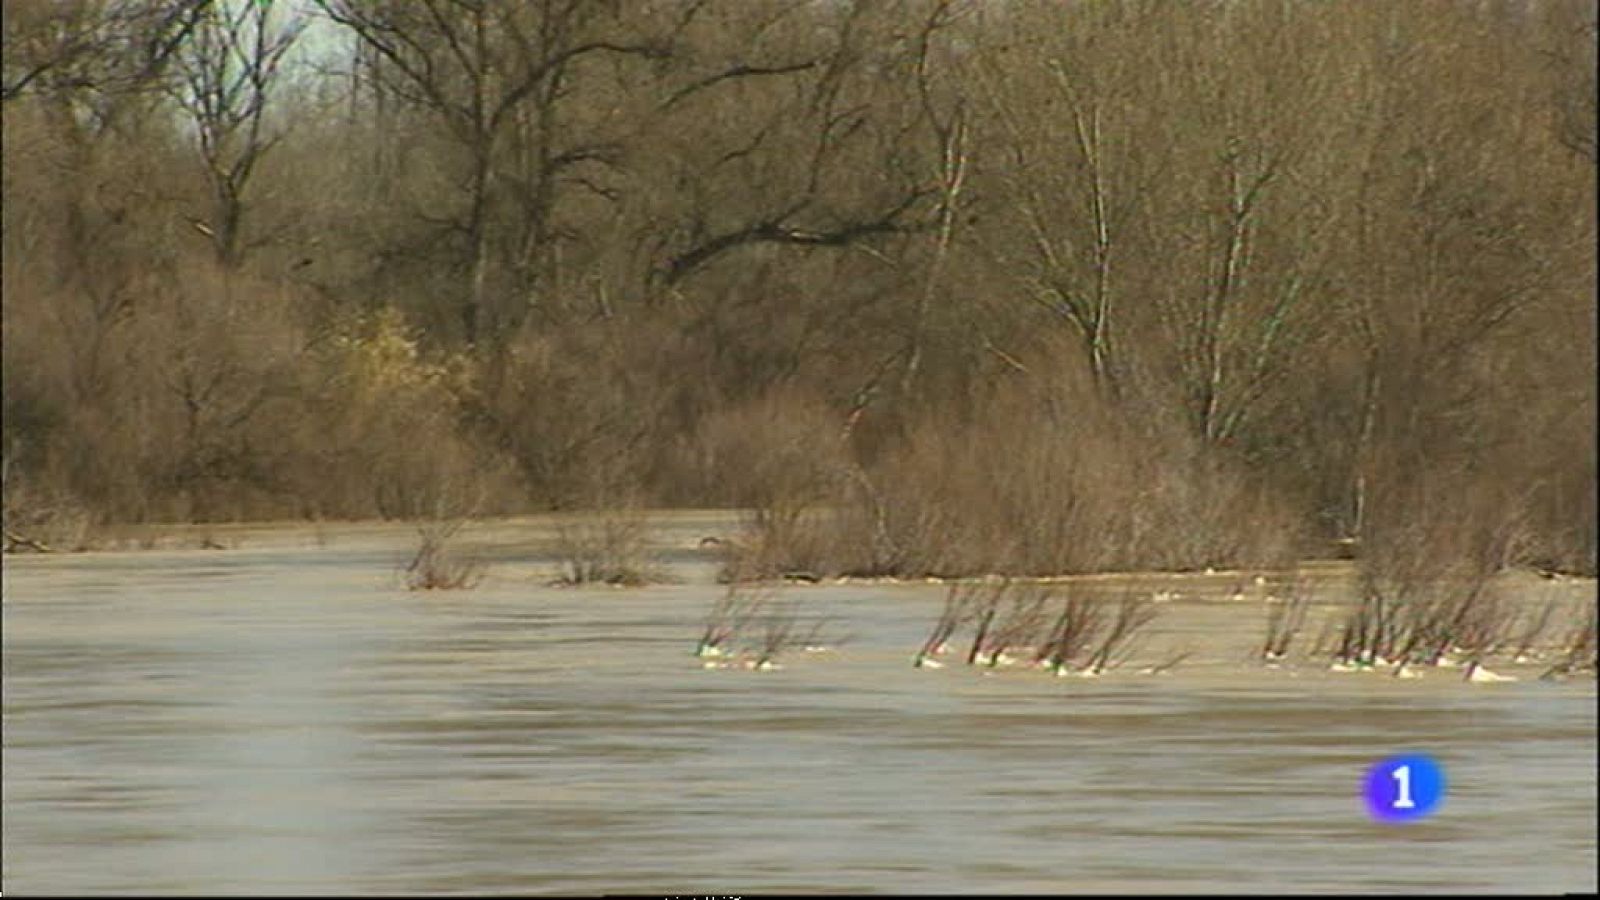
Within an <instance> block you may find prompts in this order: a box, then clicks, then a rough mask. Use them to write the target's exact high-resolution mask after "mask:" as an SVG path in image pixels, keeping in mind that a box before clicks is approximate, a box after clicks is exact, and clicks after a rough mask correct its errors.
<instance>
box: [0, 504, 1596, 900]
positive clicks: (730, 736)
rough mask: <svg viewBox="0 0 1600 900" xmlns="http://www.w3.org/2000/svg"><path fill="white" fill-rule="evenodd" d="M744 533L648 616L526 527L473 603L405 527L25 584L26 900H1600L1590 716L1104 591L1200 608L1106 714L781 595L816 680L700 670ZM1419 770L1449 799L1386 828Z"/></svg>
mask: <svg viewBox="0 0 1600 900" xmlns="http://www.w3.org/2000/svg"><path fill="white" fill-rule="evenodd" d="M730 524H731V523H730V522H729V521H727V518H726V517H725V516H724V517H721V518H718V517H715V516H683V517H677V518H673V519H670V520H668V521H666V522H665V524H664V525H662V527H661V529H660V530H659V531H658V532H657V539H658V541H659V542H660V545H661V549H662V551H663V555H664V557H665V559H666V560H667V565H666V571H667V573H668V574H670V575H671V576H673V577H674V578H675V579H677V582H676V583H672V584H664V585H658V586H651V587H646V588H638V589H610V588H584V589H567V588H556V587H549V586H547V585H546V584H545V583H544V582H545V581H546V580H547V579H548V578H549V577H550V575H551V574H552V572H553V569H552V567H551V565H550V561H549V560H548V559H541V558H540V557H539V556H538V550H537V547H538V546H539V544H540V541H541V540H544V539H545V538H547V537H548V532H549V528H548V523H543V524H541V523H537V522H532V523H529V522H524V523H508V524H504V525H500V526H496V527H495V528H491V529H480V530H479V532H477V533H476V537H475V539H476V540H477V541H478V542H479V547H480V550H481V551H482V552H484V553H485V554H486V555H488V556H490V557H491V558H493V559H494V560H495V561H496V562H495V565H494V566H493V567H492V568H491V570H490V574H489V578H488V580H487V581H486V582H485V583H484V584H482V585H481V586H479V587H478V588H477V589H476V590H473V591H470V592H452V593H409V592H407V591H405V590H403V589H402V588H401V587H400V586H399V580H398V578H397V575H396V569H397V568H398V567H399V566H400V565H402V564H403V563H404V561H405V559H406V557H407V553H408V550H409V548H410V547H411V546H412V542H411V535H410V534H409V533H407V532H406V531H405V530H404V529H401V528H392V527H387V526H384V527H378V526H369V527H345V528H337V527H329V528H325V529H318V530H317V531H315V532H313V530H311V529H305V528H300V529H275V530H273V529H256V530H249V529H242V530H238V531H237V532H236V533H229V535H228V536H227V537H225V538H224V539H223V543H225V544H229V545H231V546H232V547H233V549H229V550H224V551H210V550H183V549H155V550H148V551H130V552H102V553H90V554H76V555H54V556H41V557H21V556H16V557H8V558H7V559H6V560H5V571H4V657H3V659H4V780H3V807H4V809H3V812H4V820H3V822H4V844H3V875H4V885H3V887H4V889H5V890H7V891H11V892H14V893H79V892H87V893H112V892H116V893H129V892H138V893H195V894H200V893H225V894H245V893H337V892H359V893H368V892H379V893H408V892H419V893H420V892H427V893H453V892H454V893H485V892H491V893H492V892H508V893H540V892H547V893H562V894H571V893H598V892H603V891H614V892H627V891H631V892H641V893H666V894H674V893H676V894H689V893H698V894H711V893H720V894H740V893H759V892H777V891H808V892H809V891H850V892H887V893H910V892H958V891H959V892H990V891H993V892H1064V893H1071V892H1083V891H1121V892H1132V891H1169V892H1170V891H1202V892H1233V891H1244V892H1257V891H1284V890H1288V891H1392V890H1405V891H1430V892H1431V891H1438V892H1460V891H1483V890H1518V891H1593V890H1595V887H1596V862H1595V859H1596V761H1595V760H1596V705H1595V701H1596V691H1595V682H1594V680H1593V679H1588V678H1585V679H1577V680H1573V681H1569V682H1563V683H1552V682H1542V681H1539V680H1537V679H1536V678H1535V677H1533V676H1536V675H1537V674H1538V669H1537V668H1533V669H1527V668H1523V669H1518V668H1516V667H1511V668H1509V669H1506V668H1503V667H1497V670H1498V671H1509V672H1511V673H1513V674H1517V675H1519V676H1520V680H1518V681H1515V682H1506V683H1500V684H1467V683H1464V682H1463V681H1462V680H1461V679H1460V677H1459V674H1456V673H1449V672H1431V671H1430V672H1429V673H1427V675H1426V676H1425V677H1424V678H1422V679H1419V680H1412V681H1402V680H1399V679H1393V678H1385V677H1382V676H1381V675H1372V674H1334V673H1329V672H1328V671H1327V670H1326V666H1325V664H1322V665H1319V664H1315V663H1314V662H1313V661H1311V660H1309V659H1306V658H1304V657H1303V656H1292V657H1291V662H1290V664H1289V665H1287V666H1285V667H1283V668H1280V669H1277V670H1271V671H1269V670H1264V669H1262V668H1261V667H1260V666H1259V665H1256V664H1254V663H1252V662H1250V661H1249V660H1248V656H1249V653H1250V649H1251V647H1252V645H1253V644H1254V643H1255V642H1256V641H1257V640H1258V639H1259V635H1260V631H1261V626H1262V607H1261V602H1260V599H1259V597H1257V596H1255V594H1256V593H1258V591H1257V590H1256V589H1254V588H1249V589H1247V590H1246V592H1245V593H1246V594H1247V595H1248V596H1246V597H1244V598H1235V599H1233V600H1229V599H1228V598H1227V595H1228V594H1229V593H1231V585H1233V584H1235V583H1237V582H1238V581H1240V578H1239V577H1238V576H1233V575H1231V574H1229V573H1222V574H1219V575H1217V576H1215V577H1212V578H1209V579H1208V578H1206V577H1204V576H1191V577H1187V578H1169V579H1161V578H1156V577H1152V578H1150V579H1146V580H1145V582H1142V583H1141V582H1138V581H1137V580H1134V581H1133V582H1126V581H1125V582H1119V585H1120V584H1123V583H1132V584H1134V585H1135V587H1136V588H1137V589H1139V590H1153V589H1171V590H1176V591H1177V592H1178V593H1179V595H1180V596H1179V597H1178V598H1177V599H1175V600H1172V601H1171V602H1168V603H1165V604H1163V615H1162V618H1161V619H1159V620H1158V622H1157V623H1156V626H1154V628H1155V630H1154V631H1153V632H1152V634H1151V637H1150V640H1149V642H1148V645H1147V646H1146V647H1144V648H1143V649H1142V651H1141V654H1140V656H1138V657H1136V658H1135V660H1134V661H1133V662H1132V663H1130V665H1129V666H1127V667H1125V668H1124V669H1122V670H1119V671H1117V672H1115V673H1111V674H1109V675H1106V676H1104V677H1102V678H1099V679H1094V680H1088V679H1081V678H1063V679H1055V678H1050V677H1048V676H1046V675H1044V674H1042V673H1039V672H1035V671H1022V670H1006V669H1002V670H996V671H992V672H986V671H977V670H972V669H968V668H965V667H961V666H951V667H949V668H946V669H942V670H937V671H932V670H917V669H913V668H912V667H911V666H910V658H911V655H912V653H913V651H914V650H915V649H916V647H917V646H918V645H919V644H920V643H921V641H922V639H923V637H924V636H925V634H926V631H927V629H928V627H929V626H930V625H931V623H932V621H933V619H934V617H935V616H936V615H937V613H938V609H939V606H940V604H941V602H942V600H943V589H942V588H940V587H938V586H934V585H925V584H906V585H888V584H827V585H815V586H799V587H793V588H787V589H784V590H783V591H782V595H783V599H784V600H785V601H787V602H792V603H793V604H795V608H796V609H797V610H798V611H799V613H800V615H801V616H802V617H804V618H807V619H822V620H824V626H823V627H824V632H823V640H824V642H825V643H827V644H828V645H829V649H828V650H827V651H826V652H822V653H811V654H806V653H793V654H789V655H788V656H786V657H784V658H783V659H782V663H783V668H782V669H780V670H778V671H770V672H751V671H742V670H707V669H705V668H703V667H702V664H701V661H700V660H698V659H696V658H694V657H693V656H692V655H691V654H690V651H691V650H692V649H693V646H694V642H695V640H696V638H697V637H698V635H699V631H700V627H701V623H702V621H703V618H704V616H705V614H706V612H707V610H708V608H709V607H710V605H711V603H712V602H713V601H714V600H715V599H716V597H718V596H719V595H720V592H721V591H722V588H721V587H719V586H717V585H716V584H715V583H714V582H713V575H714V571H715V569H714V563H713V562H712V561H711V560H710V559H709V558H708V557H707V556H706V555H705V553H704V552H702V551H700V550H697V549H696V545H697V538H698V537H699V536H700V535H702V534H707V533H718V532H717V529H723V530H724V531H725V530H726V527H727V526H729V525H730ZM1319 578H1320V579H1321V580H1320V582H1319V584H1320V587H1319V590H1320V591H1322V594H1321V595H1320V599H1323V600H1326V601H1328V602H1330V603H1332V602H1337V601H1338V599H1339V595H1340V594H1342V593H1346V592H1347V588H1346V587H1345V585H1344V582H1343V581H1342V580H1341V579H1342V576H1341V574H1340V571H1339V570H1338V569H1337V568H1336V567H1335V568H1328V569H1327V570H1326V571H1323V572H1322V573H1321V574H1320V575H1319ZM1163 585H1164V586H1165V587H1162V586H1163ZM1594 589H1595V587H1594V583H1593V582H1592V581H1589V582H1574V583H1569V584H1566V585H1561V586H1555V587H1550V586H1546V585H1542V584H1540V583H1538V582H1536V580H1534V579H1531V578H1530V579H1527V584H1526V590H1527V591H1528V592H1529V594H1530V596H1531V595H1532V594H1534V593H1537V592H1539V591H1550V590H1557V591H1564V592H1565V593H1566V594H1567V595H1570V596H1571V597H1573V598H1577V599H1580V600H1581V599H1582V598H1586V597H1588V598H1592V597H1593V594H1594ZM1310 638H1311V635H1309V634H1308V635H1306V636H1305V637H1304V638H1303V640H1304V641H1307V642H1309V640H1310ZM1182 649H1188V650H1191V651H1193V655H1192V656H1191V657H1190V658H1189V659H1188V660H1186V661H1185V662H1184V663H1182V664H1181V665H1179V666H1178V667H1177V668H1176V669H1175V670H1173V671H1172V672H1171V673H1169V674H1165V675H1155V676H1151V675H1140V674H1139V671H1138V670H1139V668H1140V667H1141V662H1151V661H1156V660H1157V658H1159V657H1164V656H1166V655H1169V654H1170V653H1171V652H1175V651H1177V650H1182ZM1402 751H1420V752H1425V753H1429V754H1431V755H1433V756H1434V757H1435V758H1436V759H1438V760H1439V761H1440V762H1441V763H1442V764H1443V765H1444V767H1445V769H1446V772H1447V774H1448V777H1449V779H1450V793H1449V795H1448V796H1447V798H1446V800H1445V802H1444V804H1443V806H1442V807H1441V809H1440V811H1439V812H1438V813H1437V814H1436V815H1435V816H1433V817H1432V818H1431V819H1429V820H1427V821H1425V822H1422V823H1418V824H1413V825H1409V826H1404V827H1396V826H1384V825H1379V824H1375V823H1373V822H1371V821H1370V820H1369V819H1368V818H1367V816H1366V813H1365V811H1364V809H1363V807H1362V805H1361V802H1360V800H1359V783H1360V780H1361V777H1362V774H1363V772H1364V771H1365V769H1366V767H1367V766H1368V765H1370V764H1371V763H1373V762H1375V761H1376V760H1377V759H1379V758H1380V757H1382V756H1384V755H1387V754H1390V753H1396V752H1402Z"/></svg>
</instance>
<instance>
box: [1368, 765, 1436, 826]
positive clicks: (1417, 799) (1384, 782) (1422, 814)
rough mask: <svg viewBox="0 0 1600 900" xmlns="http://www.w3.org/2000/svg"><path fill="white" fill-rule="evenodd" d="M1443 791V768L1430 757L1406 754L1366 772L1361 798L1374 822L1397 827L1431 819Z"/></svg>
mask: <svg viewBox="0 0 1600 900" xmlns="http://www.w3.org/2000/svg"><path fill="white" fill-rule="evenodd" d="M1444 790H1445V779H1444V768H1443V767H1441V766H1440V765H1439V764H1438V763H1437V762H1435V761H1434V760H1433V758H1432V757H1430V756H1424V755H1422V754H1420V753H1410V754H1405V755H1402V756H1391V757H1389V758H1388V759H1385V760H1383V761H1382V762H1380V763H1378V764H1377V765H1374V766H1373V767H1372V768H1370V769H1368V770H1367V778H1366V782H1365V784H1364V785H1363V790H1362V795H1363V796H1364V797H1365V798H1366V801H1367V812H1369V813H1371V814H1372V817H1373V818H1374V819H1376V820H1378V821H1379V822H1386V823H1391V824H1399V823H1403V822H1414V821H1416V820H1418V819H1422V818H1426V817H1427V816H1429V815H1431V814H1432V813H1433V811H1434V810H1435V809H1437V808H1438V807H1439V803H1440V801H1442V800H1444Z"/></svg>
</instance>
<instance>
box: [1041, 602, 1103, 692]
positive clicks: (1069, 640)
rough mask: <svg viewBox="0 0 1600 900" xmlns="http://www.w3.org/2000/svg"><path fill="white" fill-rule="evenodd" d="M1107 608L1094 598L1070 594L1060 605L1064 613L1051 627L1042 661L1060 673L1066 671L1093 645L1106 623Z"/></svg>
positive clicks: (1053, 670) (1056, 672)
mask: <svg viewBox="0 0 1600 900" xmlns="http://www.w3.org/2000/svg"><path fill="white" fill-rule="evenodd" d="M1104 613H1105V609H1104V607H1102V606H1101V605H1100V604H1099V603H1098V602H1096V601H1095V600H1094V599H1093V598H1091V597H1088V596H1085V595H1083V594H1071V595H1069V596H1068V597H1067V598H1066V600H1065V602H1064V603H1063V604H1062V606H1061V613H1060V615H1058V616H1057V617H1056V620H1055V624H1054V625H1053V626H1051V629H1050V632H1049V635H1048V638H1047V640H1046V641H1045V643H1044V647H1043V648H1041V649H1047V652H1046V653H1045V654H1044V655H1043V656H1042V658H1041V659H1042V661H1043V662H1045V663H1048V664H1049V666H1050V670H1051V671H1052V672H1054V673H1055V674H1057V675H1061V674H1064V673H1065V672H1066V671H1067V670H1068V669H1069V668H1071V666H1072V664H1073V660H1075V659H1078V658H1080V657H1081V656H1083V655H1084V652H1085V651H1086V650H1088V649H1089V647H1090V646H1092V645H1093V642H1094V640H1095V636H1096V635H1097V634H1098V633H1099V632H1100V630H1101V626H1102V625H1103V624H1104V618H1105V617H1104Z"/></svg>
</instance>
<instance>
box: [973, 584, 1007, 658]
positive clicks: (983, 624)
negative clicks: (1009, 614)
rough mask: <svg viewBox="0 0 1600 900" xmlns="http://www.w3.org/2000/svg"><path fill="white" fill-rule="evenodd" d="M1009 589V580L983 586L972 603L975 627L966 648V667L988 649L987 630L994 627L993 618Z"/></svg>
mask: <svg viewBox="0 0 1600 900" xmlns="http://www.w3.org/2000/svg"><path fill="white" fill-rule="evenodd" d="M1010 589H1011V581H1010V580H1009V579H1007V580H1004V581H1001V582H999V583H998V584H987V585H983V586H982V587H981V589H980V591H979V593H978V595H977V597H976V599H975V600H974V601H973V606H974V613H973V616H974V618H975V620H976V621H977V627H976V628H975V629H974V631H973V634H972V646H970V647H968V648H967V665H969V666H970V665H974V664H975V663H977V661H978V657H979V656H980V655H982V654H983V652H984V650H985V648H987V647H988V644H987V643H986V641H987V640H988V637H989V629H990V628H991V627H992V626H993V625H994V618H995V616H996V615H998V614H999V612H1000V604H1001V602H1002V601H1003V600H1004V599H1005V596H1006V593H1007V592H1008V591H1009V590H1010Z"/></svg>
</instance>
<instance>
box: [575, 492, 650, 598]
mask: <svg viewBox="0 0 1600 900" xmlns="http://www.w3.org/2000/svg"><path fill="white" fill-rule="evenodd" d="M647 525H648V522H647V520H646V519H645V517H644V514H643V513H641V512H638V511H636V510H605V511H602V512H597V513H594V514H582V515H579V516H578V517H576V518H573V519H571V520H566V521H563V522H561V523H560V524H558V525H557V526H556V554H557V555H558V556H559V557H560V558H561V561H562V562H561V566H562V569H561V576H560V577H559V578H558V579H557V581H558V583H560V584H567V585H580V584H614V585H627V586H636V585H641V584H646V583H648V582H651V581H654V580H656V579H657V578H658V577H659V568H658V566H657V564H656V562H655V561H654V559H653V557H652V555H651V552H650V546H649V529H648V527H647Z"/></svg>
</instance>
